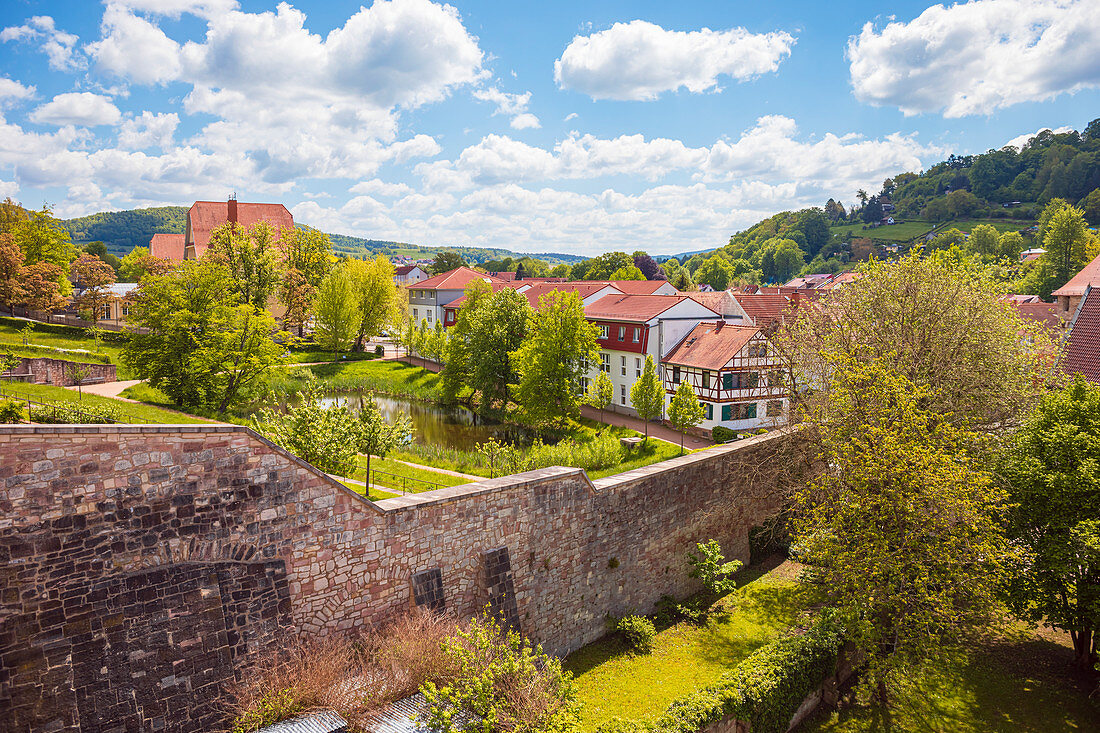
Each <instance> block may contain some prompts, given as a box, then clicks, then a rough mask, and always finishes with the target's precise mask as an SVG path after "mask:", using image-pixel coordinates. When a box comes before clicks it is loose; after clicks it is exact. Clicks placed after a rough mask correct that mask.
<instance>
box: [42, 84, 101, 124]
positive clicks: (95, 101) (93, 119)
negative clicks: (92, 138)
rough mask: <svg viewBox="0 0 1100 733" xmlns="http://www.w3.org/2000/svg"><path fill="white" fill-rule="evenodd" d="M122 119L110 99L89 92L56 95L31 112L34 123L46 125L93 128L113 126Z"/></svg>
mask: <svg viewBox="0 0 1100 733" xmlns="http://www.w3.org/2000/svg"><path fill="white" fill-rule="evenodd" d="M120 117H122V113H121V112H119V111H118V107H116V106H115V105H114V103H113V102H112V101H111V99H110V97H104V96H103V95H101V94H92V93H91V92H67V93H65V94H58V95H57V96H56V97H54V98H53V99H52V100H50V101H49V102H46V104H43V105H42V106H41V107H39V108H37V109H36V110H34V112H31V115H30V118H31V120H32V121H34V122H38V123H42V124H47V125H57V126H59V127H60V126H62V125H77V126H83V127H94V126H96V125H113V124H115V123H116V122H118V120H119V118H120Z"/></svg>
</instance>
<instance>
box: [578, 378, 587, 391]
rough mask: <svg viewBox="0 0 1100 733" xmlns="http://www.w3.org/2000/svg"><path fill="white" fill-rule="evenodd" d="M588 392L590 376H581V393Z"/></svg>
mask: <svg viewBox="0 0 1100 733" xmlns="http://www.w3.org/2000/svg"><path fill="white" fill-rule="evenodd" d="M587 392H588V377H581V391H580V393H581V394H586V393H587Z"/></svg>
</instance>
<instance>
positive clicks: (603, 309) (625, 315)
mask: <svg viewBox="0 0 1100 733" xmlns="http://www.w3.org/2000/svg"><path fill="white" fill-rule="evenodd" d="M685 302H687V303H691V304H692V305H694V306H696V307H697V308H698V309H699V310H701V311H705V315H700V317H701V318H712V317H715V316H717V315H718V314H717V313H715V312H714V311H712V310H710V309H709V308H707V307H706V306H704V305H702V304H701V303H696V302H695V301H693V300H692V299H691V298H689V297H687V296H686V295H630V294H629V293H625V294H618V293H612V294H610V295H605V296H603V297H602V298H600V299H599V300H597V301H596V302H594V303H592V304H590V305H588V306H587V307H585V309H584V314H585V315H586V316H587V317H588V318H589V319H590V320H593V319H604V320H610V321H629V322H632V323H645V322H646V321H648V320H650V319H652V318H656V317H657V316H659V315H661V314H662V313H665V312H666V311H668V310H670V309H671V308H674V307H676V306H678V305H680V304H681V303H685Z"/></svg>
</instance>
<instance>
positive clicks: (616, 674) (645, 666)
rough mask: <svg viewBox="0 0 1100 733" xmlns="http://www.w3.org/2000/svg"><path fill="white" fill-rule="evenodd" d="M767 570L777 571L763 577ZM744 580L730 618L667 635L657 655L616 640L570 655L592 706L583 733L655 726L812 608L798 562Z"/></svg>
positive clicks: (728, 604)
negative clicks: (628, 722)
mask: <svg viewBox="0 0 1100 733" xmlns="http://www.w3.org/2000/svg"><path fill="white" fill-rule="evenodd" d="M767 567H772V568H774V569H772V570H771V571H770V572H766V573H763V572H762V571H763V570H764V569H765V568H767ZM744 575H745V577H744V578H743V579H741V582H742V583H743V585H742V587H741V588H739V589H738V590H737V591H735V592H734V593H732V594H730V595H728V596H726V598H724V599H723V600H722V601H720V603H721V604H722V605H723V606H724V607H725V608H727V609H728V610H729V615H728V616H727V617H725V618H723V619H718V620H712V621H711V623H710V624H708V625H707V626H706V627H703V628H699V627H696V626H692V625H690V624H687V623H680V624H677V625H676V626H673V627H671V628H668V629H665V630H664V631H661V632H660V633H659V634H658V635H657V639H656V643H655V647H654V651H653V653H652V654H647V655H644V656H631V655H630V654H629V652H627V650H626V648H625V647H624V645H623V644H622V642H621V641H619V640H618V639H617V638H616V637H612V636H609V637H605V638H604V639H602V640H600V641H597V642H595V643H594V644H589V645H588V646H586V647H584V648H582V649H579V650H577V651H576V652H574V653H573V654H571V655H569V657H568V658H567V659H566V660H565V667H566V669H568V670H569V671H571V672H573V674H574V675H575V676H576V680H577V686H578V687H579V688H580V697H581V700H582V701H583V702H584V709H583V711H582V722H581V731H583V732H588V731H593V730H595V729H596V727H597V726H599V725H600V724H601V723H603V722H605V721H607V720H608V719H610V718H612V717H620V718H624V719H633V720H642V719H650V720H652V719H653V718H655V717H656V716H658V715H659V714H660V713H662V712H663V711H664V710H665V708H667V707H668V705H669V704H670V703H671V702H672V701H673V700H675V699H676V698H678V697H680V696H682V695H685V694H687V693H689V692H691V691H692V690H695V689H698V688H700V687H705V686H706V685H709V684H712V683H713V682H715V681H716V680H717V679H718V678H719V677H720V676H721V675H722V673H724V672H726V671H727V670H729V669H730V668H732V667H734V666H736V665H737V663H738V662H740V661H741V660H743V659H744V658H745V657H747V656H748V655H749V654H751V653H752V652H753V651H755V650H756V649H758V648H759V647H761V646H763V645H764V644H766V643H768V642H769V641H771V640H772V639H774V638H775V637H776V636H777V634H778V633H780V632H781V631H782V630H784V629H786V628H787V627H789V626H791V625H792V624H793V623H794V622H795V621H796V620H797V619H798V618H799V616H800V615H801V614H802V612H803V611H804V610H805V609H806V608H808V607H809V606H810V605H811V603H812V599H813V596H812V593H811V592H810V591H809V590H808V589H807V588H805V587H804V586H801V585H799V584H798V583H797V582H796V580H795V579H796V577H797V566H796V565H795V564H794V563H791V562H785V563H783V564H782V565H780V566H779V567H775V564H774V562H773V563H772V564H771V565H770V566H769V565H766V566H764V567H763V568H749V569H747V570H745V571H744ZM644 610H646V611H648V610H649V609H644Z"/></svg>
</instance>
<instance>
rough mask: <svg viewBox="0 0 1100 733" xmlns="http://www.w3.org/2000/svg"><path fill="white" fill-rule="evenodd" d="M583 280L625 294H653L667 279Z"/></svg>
mask: <svg viewBox="0 0 1100 733" xmlns="http://www.w3.org/2000/svg"><path fill="white" fill-rule="evenodd" d="M583 282H592V283H600V284H602V285H610V286H611V287H613V288H616V289H618V290H619V291H620V292H623V293H626V294H627V295H653V293H654V292H656V290H657V289H658V288H660V287H661V286H662V285H667V284H668V280H584V281H583Z"/></svg>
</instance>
